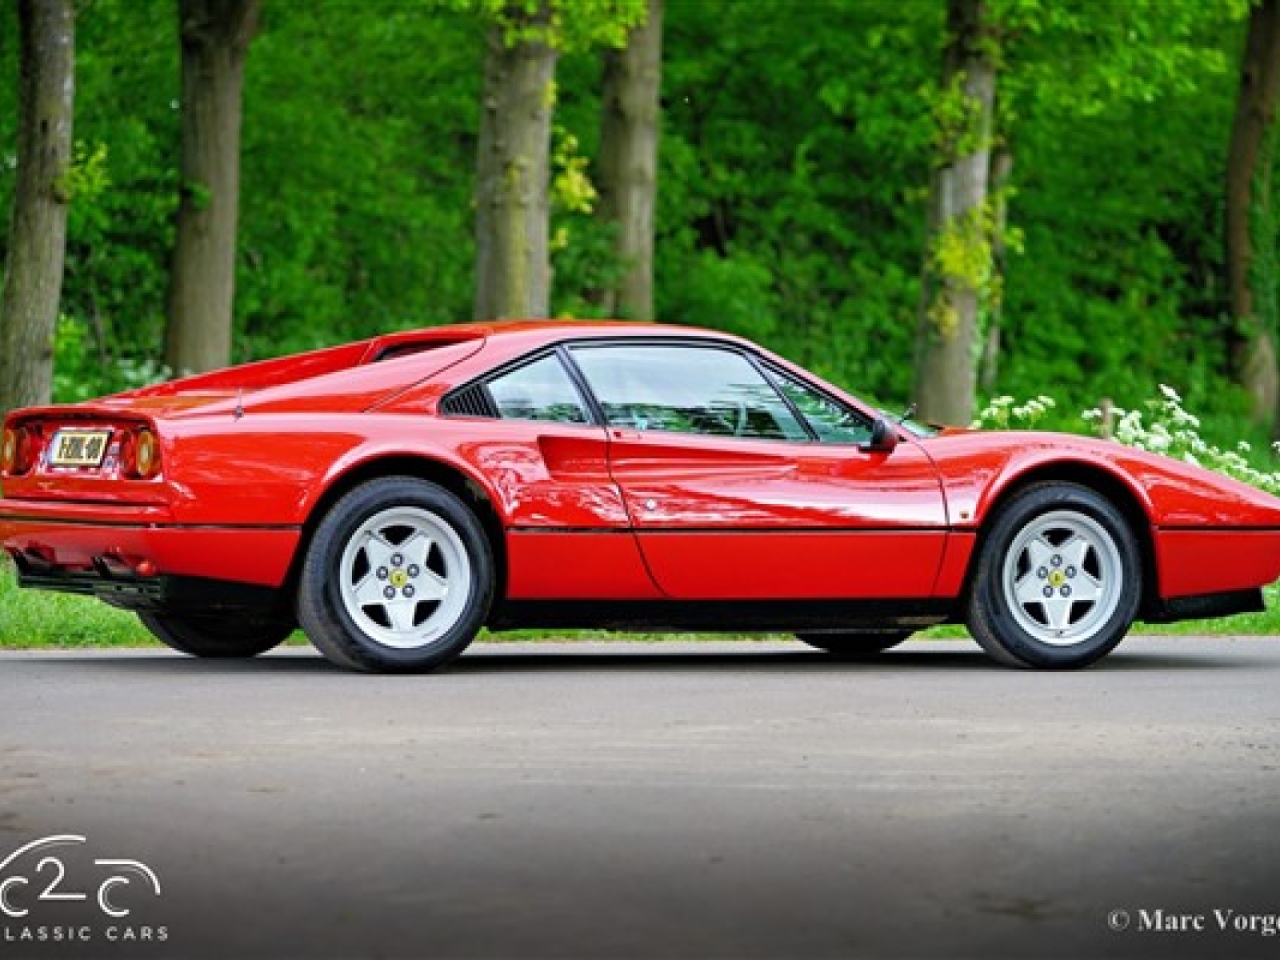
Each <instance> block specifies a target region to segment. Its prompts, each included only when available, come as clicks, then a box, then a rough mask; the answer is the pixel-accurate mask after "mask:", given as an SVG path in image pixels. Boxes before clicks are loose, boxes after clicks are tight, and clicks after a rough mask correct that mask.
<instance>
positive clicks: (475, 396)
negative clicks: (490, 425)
mask: <svg viewBox="0 0 1280 960" xmlns="http://www.w3.org/2000/svg"><path fill="white" fill-rule="evenodd" d="M440 412H441V413H443V414H444V415H445V416H449V417H491V418H496V417H497V416H498V415H499V414H498V408H497V406H496V405H495V404H494V402H493V400H492V399H491V398H490V397H489V391H488V390H486V389H485V385H484V384H483V383H473V384H471V386H469V387H463V388H462V389H461V390H455V391H454V392H453V393H451V394H449V395H448V396H447V397H445V398H444V399H443V400H441V401H440Z"/></svg>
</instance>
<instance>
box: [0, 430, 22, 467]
mask: <svg viewBox="0 0 1280 960" xmlns="http://www.w3.org/2000/svg"><path fill="white" fill-rule="evenodd" d="M17 463H18V431H17V430H13V429H11V428H9V427H5V428H4V435H3V437H0V471H3V472H5V473H9V472H10V471H11V470H13V468H14V467H15V466H17Z"/></svg>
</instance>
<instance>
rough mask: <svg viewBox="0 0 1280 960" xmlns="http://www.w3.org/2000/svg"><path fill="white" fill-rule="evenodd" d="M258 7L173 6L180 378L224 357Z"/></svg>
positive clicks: (258, 3)
mask: <svg viewBox="0 0 1280 960" xmlns="http://www.w3.org/2000/svg"><path fill="white" fill-rule="evenodd" d="M261 8H262V0H179V18H180V22H179V31H180V38H181V43H182V150H181V158H180V160H179V176H180V178H181V179H180V185H179V204H178V223H177V228H178V229H177V237H176V240H175V243H174V250H173V267H172V272H171V274H170V277H169V326H168V337H167V342H166V344H165V360H166V362H167V363H168V364H169V366H170V367H171V368H172V369H173V371H174V372H175V373H177V374H179V375H185V374H188V373H199V372H201V371H205V370H212V369H215V368H217V367H223V366H226V365H227V364H228V363H229V362H230V360H231V330H232V304H233V302H234V299H235V282H236V276H235V266H236V219H237V216H238V213H239V205H240V118H241V112H242V109H241V107H242V105H241V94H242V91H243V87H244V60H245V54H246V53H247V52H248V49H249V42H250V41H251V40H252V39H253V36H254V34H255V33H256V32H257V29H258V17H259V13H260V11H261Z"/></svg>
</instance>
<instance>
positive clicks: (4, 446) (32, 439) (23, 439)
mask: <svg viewBox="0 0 1280 960" xmlns="http://www.w3.org/2000/svg"><path fill="white" fill-rule="evenodd" d="M39 442H40V435H39V434H38V433H37V432H36V431H35V430H33V429H32V428H31V427H5V429H4V436H3V438H0V470H2V471H4V472H5V473H7V474H9V475H10V476H14V477H16V476H20V475H21V474H24V473H26V472H27V471H28V470H30V469H31V468H32V466H33V465H34V464H35V461H36V452H37V450H36V448H37V447H38V445H39Z"/></svg>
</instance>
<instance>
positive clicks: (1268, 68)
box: [1225, 0, 1280, 422]
mask: <svg viewBox="0 0 1280 960" xmlns="http://www.w3.org/2000/svg"><path fill="white" fill-rule="evenodd" d="M1277 96H1280V0H1262V2H1261V3H1259V4H1257V5H1256V6H1254V7H1253V8H1252V9H1251V10H1250V12H1249V35H1248V39H1247V41H1246V43H1245V50H1244V57H1243V60H1242V61H1241V65H1240V92H1239V95H1238V97H1237V100H1236V113H1235V121H1234V123H1233V124H1232V128H1231V145H1230V148H1229V150H1228V154H1227V183H1226V230H1225V233H1226V260H1227V290H1228V294H1229V296H1230V298H1231V315H1232V318H1233V320H1234V321H1235V323H1234V325H1233V326H1232V327H1231V328H1229V330H1228V334H1227V345H1228V348H1229V355H1230V360H1231V366H1232V373H1233V375H1234V377H1235V379H1236V381H1237V382H1238V383H1240V384H1241V385H1242V386H1243V387H1244V388H1245V389H1246V390H1248V392H1249V395H1250V397H1251V399H1252V413H1253V418H1254V420H1255V422H1262V421H1264V420H1266V419H1267V418H1268V417H1270V416H1272V415H1273V414H1274V413H1275V410H1276V400H1277V395H1278V394H1280V389H1278V387H1280V384H1278V383H1277V370H1276V348H1275V339H1274V338H1275V331H1274V330H1273V324H1274V320H1275V318H1274V314H1275V312H1276V309H1275V307H1276V304H1275V298H1276V289H1275V279H1274V277H1275V270H1276V267H1275V265H1274V264H1262V263H1259V262H1258V259H1257V257H1255V243H1254V230H1255V229H1258V228H1262V229H1268V230H1272V229H1274V227H1273V226H1271V225H1270V223H1271V221H1270V218H1269V217H1267V216H1265V214H1266V211H1267V210H1268V208H1269V207H1270V202H1271V201H1270V180H1271V150H1270V149H1269V147H1268V140H1269V138H1270V135H1271V130H1272V126H1273V123H1274V120H1275V113H1276V100H1277ZM1260 214H1261V216H1260ZM1263 221H1265V223H1264V222H1263Z"/></svg>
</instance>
